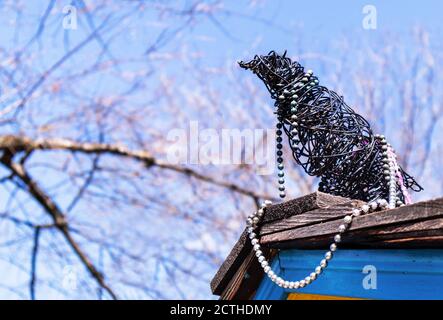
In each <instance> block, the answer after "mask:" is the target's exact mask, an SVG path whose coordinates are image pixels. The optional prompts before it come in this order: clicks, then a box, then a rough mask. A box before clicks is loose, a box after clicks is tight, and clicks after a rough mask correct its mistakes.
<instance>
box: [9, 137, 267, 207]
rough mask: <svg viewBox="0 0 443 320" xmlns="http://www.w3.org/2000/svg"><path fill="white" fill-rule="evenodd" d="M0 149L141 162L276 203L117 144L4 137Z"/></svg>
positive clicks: (251, 192) (265, 196) (233, 185)
mask: <svg viewBox="0 0 443 320" xmlns="http://www.w3.org/2000/svg"><path fill="white" fill-rule="evenodd" d="M0 149H3V150H6V149H7V150H9V151H10V152H12V153H16V152H21V151H26V152H31V151H33V150H68V151H72V152H82V153H86V154H106V153H107V154H113V155H117V156H122V157H127V158H132V159H134V160H137V161H140V162H143V163H144V164H146V166H148V167H152V166H156V167H158V168H162V169H166V170H171V171H175V172H178V173H181V174H184V175H187V176H189V177H193V178H196V179H198V180H201V181H204V182H207V183H211V184H214V185H217V186H220V187H223V188H227V189H229V190H231V191H233V192H237V193H240V194H243V195H245V196H249V197H251V198H253V199H254V201H258V200H259V199H273V200H275V198H273V197H269V196H267V195H262V194H259V193H256V192H254V191H252V190H248V189H245V188H242V187H240V186H238V185H236V184H234V183H230V182H225V181H221V180H217V179H215V178H213V177H210V176H206V175H204V174H202V173H199V172H197V171H195V170H193V169H191V168H188V167H184V166H180V165H174V164H170V163H167V162H164V161H161V160H159V159H156V158H155V157H154V156H152V155H151V154H150V153H149V152H147V151H144V150H130V149H128V148H126V147H124V146H120V145H116V144H107V143H89V142H76V141H73V140H69V139H30V138H27V137H21V136H13V135H5V136H0Z"/></svg>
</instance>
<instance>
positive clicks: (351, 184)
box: [239, 51, 423, 202]
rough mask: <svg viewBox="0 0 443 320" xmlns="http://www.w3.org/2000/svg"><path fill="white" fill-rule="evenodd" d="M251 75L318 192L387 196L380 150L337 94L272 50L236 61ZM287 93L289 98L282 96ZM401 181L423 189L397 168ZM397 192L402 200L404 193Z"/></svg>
mask: <svg viewBox="0 0 443 320" xmlns="http://www.w3.org/2000/svg"><path fill="white" fill-rule="evenodd" d="M239 64H240V66H241V67H242V68H244V69H249V70H251V71H252V72H253V73H255V74H256V75H257V76H258V77H259V78H260V79H261V80H262V81H263V82H264V84H265V85H266V88H267V89H268V91H269V92H270V94H271V97H272V98H273V99H274V100H275V107H276V114H277V117H278V119H279V120H280V121H281V122H282V123H283V129H284V131H285V133H286V134H287V136H288V138H289V145H290V147H291V150H292V155H293V157H294V159H295V162H296V163H297V164H299V165H301V166H302V167H303V169H304V170H305V171H306V173H307V174H309V175H311V176H317V177H320V178H321V179H320V184H319V190H320V191H323V192H327V193H330V194H333V195H339V196H343V197H348V198H352V199H360V200H364V201H370V200H375V199H379V198H383V199H387V198H388V195H389V188H388V186H387V183H386V182H385V179H384V175H383V162H382V159H383V151H382V149H381V147H382V145H381V143H380V142H379V140H377V139H375V137H374V134H373V132H372V130H371V127H370V125H369V123H368V121H366V119H364V118H363V117H362V116H361V115H359V114H357V113H355V112H354V110H352V108H350V107H349V106H348V105H347V104H346V103H345V102H344V100H343V98H342V97H341V96H339V95H338V94H337V93H335V92H334V91H332V90H328V88H326V87H323V86H321V85H318V84H315V85H310V84H309V83H311V82H312V81H316V80H317V81H318V79H317V77H316V76H314V75H311V76H310V78H309V81H308V82H307V83H306V81H302V79H303V78H304V77H306V73H305V71H304V68H303V67H302V66H301V65H300V64H299V63H298V62H293V61H291V59H290V58H288V57H286V52H285V54H284V55H283V56H280V55H278V54H277V53H275V52H274V51H271V52H270V53H269V54H268V55H265V56H258V55H257V56H255V57H254V59H252V60H251V61H249V62H239ZM288 91H289V92H294V91H295V93H290V94H291V95H292V96H293V95H294V94H296V95H297V96H298V97H297V98H294V97H288V98H284V99H281V98H279V97H282V96H285V92H286V94H287V93H288ZM292 100H296V113H295V114H296V116H297V126H296V128H295V129H296V131H297V134H296V137H294V138H295V139H296V143H295V144H292V143H291V142H290V141H291V138H293V137H292V133H291V130H292V129H293V126H292V120H291V115H292V114H293V113H291V107H292V106H291V104H290V103H291V101H292ZM400 173H401V175H402V176H403V181H404V185H405V186H406V187H407V188H409V189H412V190H414V191H421V190H423V188H422V187H421V186H420V185H419V184H418V183H417V182H416V181H415V180H414V178H413V177H411V176H410V175H409V174H407V173H406V172H405V171H404V170H403V169H402V168H400ZM398 189H399V192H398V194H397V196H398V198H399V200H401V201H402V202H404V197H403V194H402V193H401V192H400V188H398Z"/></svg>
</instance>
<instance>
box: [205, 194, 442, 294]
mask: <svg viewBox="0 0 443 320" xmlns="http://www.w3.org/2000/svg"><path fill="white" fill-rule="evenodd" d="M361 204H362V202H361V201H358V200H350V199H346V198H342V197H336V196H331V195H328V194H325V193H322V192H314V193H312V194H309V195H306V196H303V197H300V198H298V199H294V200H290V201H288V202H285V203H281V204H276V205H272V206H270V207H268V208H267V210H266V213H265V216H264V218H263V221H264V224H263V225H262V226H261V228H260V231H259V232H260V235H261V239H260V243H261V244H262V245H263V247H264V248H266V247H269V248H278V249H285V248H290V249H320V248H321V249H323V248H326V247H327V246H329V244H330V242H331V241H332V237H333V235H334V234H336V233H337V230H338V226H339V225H340V224H341V223H342V218H343V217H344V216H345V215H346V214H349V213H350V212H351V210H352V208H354V207H356V206H360V205H361ZM340 247H347V248H408V249H412V248H443V198H439V199H435V200H429V201H424V202H419V203H416V204H412V205H408V206H404V207H400V208H396V209H392V210H385V211H378V212H374V213H370V214H366V215H363V216H360V217H357V218H355V219H354V220H353V222H352V224H351V227H350V228H349V230H348V231H347V232H346V233H345V234H343V235H342V243H340ZM253 258H254V256H253V254H252V246H251V244H250V242H249V238H248V237H247V233H246V230H245V231H244V232H243V234H242V235H241V237H240V239H239V240H238V241H237V243H236V244H235V246H234V247H233V249H232V251H231V253H230V254H229V255H228V257H227V258H226V260H225V261H224V263H223V264H222V266H221V267H220V269H219V270H218V272H217V274H216V275H215V277H214V278H213V280H212V281H211V289H212V292H213V293H214V294H217V295H222V298H223V299H246V298H248V297H250V295H251V294H252V293H253V292H254V290H256V288H257V287H258V284H259V282H260V280H261V279H262V277H263V272H262V270H261V268H260V267H259V266H258V263H256V260H255V259H253ZM245 275H246V276H245ZM248 275H249V276H250V277H251V278H249V276H248Z"/></svg>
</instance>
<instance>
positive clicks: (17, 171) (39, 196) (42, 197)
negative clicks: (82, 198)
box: [0, 151, 117, 299]
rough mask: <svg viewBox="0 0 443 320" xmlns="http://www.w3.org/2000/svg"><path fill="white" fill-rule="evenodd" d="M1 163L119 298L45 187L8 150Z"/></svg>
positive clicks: (100, 280) (82, 259) (85, 264)
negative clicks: (79, 243) (73, 233)
mask: <svg viewBox="0 0 443 320" xmlns="http://www.w3.org/2000/svg"><path fill="white" fill-rule="evenodd" d="M9 152H10V151H9ZM0 161H1V163H2V164H3V165H4V166H5V167H6V168H8V169H9V170H11V172H13V173H14V175H15V176H16V177H18V178H19V179H20V180H21V181H22V182H23V183H24V184H25V185H26V187H27V188H28V190H27V191H28V192H29V194H30V195H31V196H32V197H33V198H34V199H35V200H36V201H37V202H38V203H39V204H40V205H41V206H42V207H43V208H44V210H45V211H46V212H47V213H48V214H49V215H50V216H51V217H52V220H53V221H54V224H55V226H56V228H57V229H58V230H59V231H60V232H61V233H62V235H63V236H64V238H65V239H66V241H67V242H68V244H69V245H70V247H71V248H72V250H73V251H74V252H75V254H76V255H77V256H78V257H79V259H80V260H81V262H82V263H83V265H84V266H85V267H86V269H87V270H88V271H89V273H90V274H91V276H92V277H93V278H94V279H95V280H96V281H97V283H98V284H99V286H101V287H102V288H103V289H105V290H106V291H107V292H108V293H109V294H110V296H111V297H112V298H113V299H117V296H116V294H115V293H114V292H113V291H112V289H111V288H110V287H109V286H108V285H107V284H106V283H105V281H104V277H103V275H102V274H101V273H100V272H99V271H98V270H97V268H96V267H95V266H94V264H93V263H92V262H91V261H90V260H89V258H88V257H87V256H86V254H85V253H84V252H83V250H82V249H81V248H80V246H79V245H78V244H77V242H76V241H75V240H74V238H73V237H72V235H71V233H70V231H69V228H68V224H67V221H66V219H65V215H64V214H63V213H62V211H61V209H60V208H59V207H58V206H57V204H56V203H55V202H54V201H52V199H51V198H50V197H49V196H48V195H47V194H46V193H45V192H44V191H43V189H42V188H41V187H40V186H39V185H38V184H37V183H36V181H34V180H33V179H32V177H31V176H30V175H29V174H28V173H27V172H26V170H25V168H24V167H23V166H22V165H20V164H17V163H14V162H12V160H11V156H9V155H8V152H4V154H3V156H2V158H1V160H0Z"/></svg>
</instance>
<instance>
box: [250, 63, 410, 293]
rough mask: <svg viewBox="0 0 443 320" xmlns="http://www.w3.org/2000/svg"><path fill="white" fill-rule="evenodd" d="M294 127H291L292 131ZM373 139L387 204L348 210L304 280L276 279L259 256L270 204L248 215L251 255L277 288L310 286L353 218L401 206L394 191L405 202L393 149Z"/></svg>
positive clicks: (282, 189) (381, 139)
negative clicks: (379, 155)
mask: <svg viewBox="0 0 443 320" xmlns="http://www.w3.org/2000/svg"><path fill="white" fill-rule="evenodd" d="M307 74H309V75H311V74H312V72H310V71H308V73H307ZM291 120H293V121H294V122H295V121H296V120H297V118H296V116H295V115H294V114H293V115H292V116H291ZM282 126H283V124H282V121H279V123H278V124H277V132H276V133H277V156H278V157H277V162H278V169H279V171H278V177H279V180H278V182H279V184H280V186H279V190H280V197H281V198H284V197H285V196H286V193H285V187H284V182H285V180H284V172H283V169H284V166H283V158H282V155H283V152H282V148H283V146H282V137H281V135H282V131H281V128H282ZM295 126H296V125H293V127H295ZM291 133H292V134H293V136H295V134H296V132H291ZM375 138H376V139H378V142H379V143H380V145H381V150H382V151H383V154H382V155H383V157H382V162H383V175H384V177H385V180H386V182H387V184H388V187H389V197H388V200H385V199H377V200H376V201H371V202H369V203H367V204H363V205H362V206H361V207H359V208H355V209H353V210H352V214H350V215H347V216H345V217H344V218H343V223H342V224H340V226H339V227H338V233H337V234H336V235H335V236H334V238H333V242H332V243H331V245H330V246H329V250H328V251H327V252H326V253H325V255H324V258H323V259H322V260H321V261H320V263H319V265H318V266H317V267H315V269H314V271H313V272H312V273H310V274H309V275H308V276H306V277H305V278H304V279H301V280H297V281H288V280H285V279H283V278H281V277H280V276H278V275H277V274H276V273H275V272H274V271H273V270H272V268H271V267H270V265H269V262H268V260H266V258H265V256H264V255H263V252H262V251H261V246H260V243H259V239H258V237H257V234H258V231H257V229H258V226H259V224H260V222H261V220H262V218H263V215H264V213H265V210H266V207H268V206H269V205H271V204H272V202H271V201H270V200H266V201H264V202H263V203H262V204H261V206H260V209H259V210H257V211H256V212H255V213H254V214H252V215H250V216H249V217H248V218H247V225H248V228H247V231H248V234H249V238H250V240H251V244H252V246H253V249H254V251H255V255H256V257H257V259H258V262H259V263H260V265H261V267H262V268H263V270H264V272H265V274H266V275H267V276H268V277H269V278H270V279H271V281H273V282H274V283H276V284H277V285H278V286H280V287H283V288H289V289H299V288H303V287H305V286H307V285H309V284H311V283H312V282H313V281H314V280H316V279H317V277H318V276H319V275H320V274H321V273H322V272H323V271H324V270H325V269H326V267H327V266H328V263H329V261H330V260H331V259H332V258H333V255H334V252H335V251H337V249H338V244H339V243H340V242H341V240H342V234H343V233H344V232H345V231H346V230H348V229H349V227H350V225H351V224H352V220H353V219H354V218H355V217H358V216H360V215H362V214H366V213H369V212H374V211H376V210H377V209H380V210H384V209H393V208H395V207H396V206H403V205H404V204H403V202H401V201H400V200H399V199H398V198H397V190H398V189H399V190H400V192H402V193H403V195H404V198H405V199H409V195H408V194H407V191H406V188H405V187H404V185H403V181H402V178H401V174H400V171H399V170H400V169H399V166H398V164H397V159H396V155H395V152H394V149H393V148H392V146H391V145H390V144H389V143H387V142H386V139H385V137H384V136H383V135H378V134H377V135H375Z"/></svg>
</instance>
